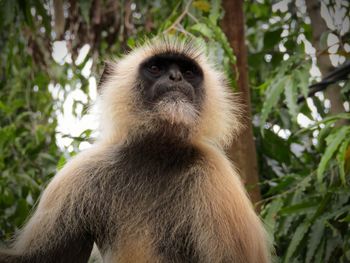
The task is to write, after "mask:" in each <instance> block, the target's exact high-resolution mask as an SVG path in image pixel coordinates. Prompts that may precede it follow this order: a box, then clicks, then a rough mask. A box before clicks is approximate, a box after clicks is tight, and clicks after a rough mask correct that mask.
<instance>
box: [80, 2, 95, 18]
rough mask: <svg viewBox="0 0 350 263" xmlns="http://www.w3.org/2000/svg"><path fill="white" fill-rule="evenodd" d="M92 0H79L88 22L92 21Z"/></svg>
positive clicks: (83, 14)
mask: <svg viewBox="0 0 350 263" xmlns="http://www.w3.org/2000/svg"><path fill="white" fill-rule="evenodd" d="M91 4H92V1H91V0H79V7H80V10H81V14H82V16H83V18H84V20H85V22H86V23H89V22H90V15H89V14H90V9H91Z"/></svg>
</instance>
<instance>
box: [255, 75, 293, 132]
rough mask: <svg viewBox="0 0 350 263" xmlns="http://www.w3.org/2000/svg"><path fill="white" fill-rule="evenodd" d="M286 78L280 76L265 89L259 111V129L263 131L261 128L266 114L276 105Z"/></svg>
mask: <svg viewBox="0 0 350 263" xmlns="http://www.w3.org/2000/svg"><path fill="white" fill-rule="evenodd" d="M286 80H287V77H283V78H281V79H280V80H279V81H277V82H273V83H272V84H271V85H270V86H269V88H268V89H267V91H266V93H265V98H266V99H265V101H264V104H263V107H262V111H261V121H260V125H261V131H262V132H263V128H264V125H265V122H266V120H267V117H268V115H269V114H270V112H271V110H272V108H273V107H274V106H276V104H277V102H278V100H279V98H280V96H281V94H282V92H283V90H284V86H285V82H286Z"/></svg>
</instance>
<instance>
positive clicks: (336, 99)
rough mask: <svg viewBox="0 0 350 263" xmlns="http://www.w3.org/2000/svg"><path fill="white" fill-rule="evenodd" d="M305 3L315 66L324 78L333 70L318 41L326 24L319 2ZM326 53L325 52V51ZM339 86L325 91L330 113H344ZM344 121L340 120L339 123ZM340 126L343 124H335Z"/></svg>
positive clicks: (325, 28)
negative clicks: (314, 52) (314, 51)
mask: <svg viewBox="0 0 350 263" xmlns="http://www.w3.org/2000/svg"><path fill="white" fill-rule="evenodd" d="M305 2H306V8H307V12H308V14H309V17H310V20H311V27H312V42H313V46H314V47H315V48H316V54H317V55H318V56H317V66H318V68H319V69H320V71H321V74H322V76H326V75H327V74H328V73H330V72H331V71H333V70H334V67H333V65H332V63H331V60H330V58H329V55H328V52H324V50H322V49H321V43H320V39H321V36H322V34H323V33H325V32H327V30H329V29H328V27H327V24H326V22H325V21H324V19H323V18H322V16H321V6H320V5H321V2H320V1H319V0H308V1H305ZM325 51H327V50H325ZM340 89H341V88H340V86H339V85H337V84H333V85H330V86H328V88H327V89H326V90H325V95H326V97H327V98H328V99H329V101H330V103H331V113H332V114H337V113H341V112H345V109H344V105H343V100H342V98H341V93H340ZM342 121H345V120H341V121H340V122H342ZM337 124H338V125H342V124H345V123H337Z"/></svg>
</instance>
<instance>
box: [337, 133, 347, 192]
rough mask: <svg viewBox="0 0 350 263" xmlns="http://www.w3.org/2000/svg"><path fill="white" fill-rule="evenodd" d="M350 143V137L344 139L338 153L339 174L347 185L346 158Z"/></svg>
mask: <svg viewBox="0 0 350 263" xmlns="http://www.w3.org/2000/svg"><path fill="white" fill-rule="evenodd" d="M349 145H350V139H348V140H346V141H344V142H343V143H342V144H341V145H340V147H339V151H338V154H337V160H338V164H339V175H340V180H341V182H342V183H343V184H344V185H345V184H346V177H345V168H344V167H345V158H346V154H347V152H348V151H349Z"/></svg>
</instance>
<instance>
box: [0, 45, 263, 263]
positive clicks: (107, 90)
mask: <svg viewBox="0 0 350 263" xmlns="http://www.w3.org/2000/svg"><path fill="white" fill-rule="evenodd" d="M106 74H107V75H105V76H104V78H103V81H102V84H101V87H100V89H101V95H100V105H101V134H100V139H99V140H98V141H97V142H96V143H95V144H94V145H93V147H92V148H91V149H89V150H86V151H84V152H82V153H80V154H78V155H77V156H75V157H74V158H73V159H72V160H71V161H69V162H68V163H67V164H66V165H65V166H64V167H63V168H62V169H61V170H60V171H59V173H58V174H57V175H56V176H55V177H54V178H53V180H52V181H51V182H50V184H49V185H48V187H47V188H46V190H45V191H44V193H43V194H42V196H41V199H40V202H39V204H38V207H37V209H36V211H35V213H34V214H33V216H32V217H31V219H30V220H29V221H28V223H27V224H26V225H25V227H24V228H23V229H22V230H21V232H20V233H19V234H18V236H17V237H16V238H15V241H14V242H13V244H12V246H11V247H10V248H8V249H3V250H2V251H1V252H0V262H1V263H9V262H11V263H15V262H16V263H21V262H22V263H28V262H45V263H58V262H62V263H69V262H72V263H73V262H74V263H80V262H87V261H88V259H89V256H90V253H91V250H92V247H93V244H94V243H96V245H97V247H98V249H99V251H100V253H101V255H102V258H103V261H104V262H108V263H111V262H116V263H138V262H140V263H143V262H144V263H146V262H149V263H157V262H159V263H161V262H174V263H177V262H178V263H180V262H193V263H194V262H198V263H216V262H217V263H219V262H222V263H226V262H234V263H267V262H270V246H269V243H268V240H267V237H266V233H265V231H264V228H263V225H262V223H261V222H260V220H259V218H258V216H257V215H256V214H255V212H254V209H253V206H252V204H251V203H250V201H249V199H248V198H247V194H246V192H245V189H244V186H243V185H242V183H241V181H240V178H239V176H238V174H237V172H236V171H235V169H234V167H233V166H232V165H231V163H230V161H229V160H228V159H227V157H226V156H225V153H224V151H223V148H224V146H225V145H227V144H228V143H230V141H231V138H232V136H233V135H234V134H235V133H236V132H237V129H238V128H239V126H240V123H239V121H238V119H239V118H238V117H237V116H238V115H239V106H238V104H237V103H236V102H235V100H234V97H233V95H232V93H231V92H230V91H229V89H228V86H227V84H226V81H225V78H224V76H223V74H222V73H221V72H218V71H217V70H216V69H215V67H214V66H213V65H212V64H210V63H209V61H208V59H207V58H206V56H205V55H204V52H203V49H202V48H200V47H198V46H197V45H195V44H194V43H193V42H191V41H180V40H178V39H162V40H160V39H158V40H151V41H148V42H147V43H146V44H145V45H143V46H142V47H138V48H135V49H134V50H133V51H132V52H131V53H130V54H128V55H126V56H125V57H124V58H122V59H120V61H118V62H115V63H113V64H112V65H110V67H109V69H108V72H107V73H106Z"/></svg>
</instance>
